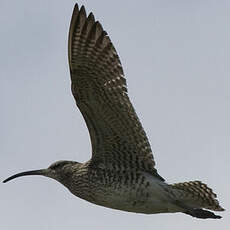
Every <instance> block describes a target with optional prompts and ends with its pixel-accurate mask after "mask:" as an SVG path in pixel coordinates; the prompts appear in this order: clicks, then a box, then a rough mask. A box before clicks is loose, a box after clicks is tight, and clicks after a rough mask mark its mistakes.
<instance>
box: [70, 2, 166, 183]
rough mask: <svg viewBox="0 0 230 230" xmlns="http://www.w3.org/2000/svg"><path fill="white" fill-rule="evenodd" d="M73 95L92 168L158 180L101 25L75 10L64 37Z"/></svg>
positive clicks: (122, 76)
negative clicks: (137, 171) (132, 172)
mask: <svg viewBox="0 0 230 230" xmlns="http://www.w3.org/2000/svg"><path fill="white" fill-rule="evenodd" d="M68 52H69V66H70V73H71V81H72V86H71V87H72V93H73V96H74V98H75V100H76V104H77V106H78V108H79V109H80V111H81V113H82V115H83V117H84V119H85V121H86V124H87V127H88V129H89V133H90V138H91V142H92V153H93V156H92V162H93V163H94V164H96V163H97V164H100V165H103V167H106V168H110V169H113V170H115V169H116V170H117V169H118V170H126V169H140V170H144V171H147V172H150V173H153V174H154V175H156V176H158V177H159V178H160V179H162V180H163V178H162V177H160V176H159V175H158V173H157V171H156V169H155V167H154V166H155V162H154V159H153V155H152V151H151V147H150V144H149V142H148V139H147V137H146V134H145V131H144V129H143V128H142V125H141V123H140V121H139V119H138V117H137V115H136V113H135V110H134V108H133V106H132V104H131V102H130V100H129V97H128V94H127V85H126V80H125V77H124V73H123V69H122V66H121V62H120V59H119V57H118V55H117V52H116V50H115V48H114V46H113V44H112V42H111V40H110V38H109V36H108V35H107V33H106V32H105V31H104V30H103V28H102V26H101V24H100V23H99V22H98V21H95V18H94V16H93V14H92V13H90V14H89V16H88V17H87V15H86V11H85V8H84V6H82V7H81V9H80V10H79V8H78V5H77V4H76V5H75V8H74V11H73V15H72V20H71V24H70V31H69V44H68Z"/></svg>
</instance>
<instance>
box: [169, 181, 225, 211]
mask: <svg viewBox="0 0 230 230" xmlns="http://www.w3.org/2000/svg"><path fill="white" fill-rule="evenodd" d="M171 186H172V187H173V188H174V189H176V190H178V191H179V192H182V193H180V196H181V197H180V198H181V201H182V202H185V203H186V204H188V205H189V206H191V207H193V208H197V209H194V210H202V209H199V208H206V209H210V210H213V211H224V209H223V208H222V207H221V206H220V205H219V202H218V200H217V199H216V194H215V193H214V192H213V191H212V189H211V188H209V187H208V186H207V185H206V184H204V183H202V182H201V181H189V182H183V183H176V184H172V185H171ZM202 211H204V210H202ZM197 212H198V211H197ZM201 213H202V212H201Z"/></svg>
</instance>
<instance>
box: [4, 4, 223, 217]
mask: <svg viewBox="0 0 230 230" xmlns="http://www.w3.org/2000/svg"><path fill="white" fill-rule="evenodd" d="M68 54H69V66H70V74H71V89H72V93H73V96H74V98H75V100H76V104H77V106H78V108H79V109H80V111H81V113H82V115H83V117H84V119H85V121H86V124H87V127H88V129H89V133H90V138H91V143H92V159H90V160H89V161H88V162H86V163H78V162H72V161H58V162H55V163H53V164H52V165H51V166H50V167H49V168H47V169H41V170H35V171H29V172H23V173H19V174H16V175H14V176H12V177H10V178H8V179H6V180H5V181H4V182H7V181H9V180H11V179H14V178H16V177H19V176H25V175H43V176H47V177H50V178H53V179H55V180H57V181H59V182H60V183H62V184H63V185H64V186H66V187H67V188H68V189H69V190H70V191H71V192H72V193H73V194H74V195H76V196H78V197H80V198H82V199H85V200H88V201H90V202H92V203H95V204H98V205H102V206H106V207H110V208H114V209H120V210H124V211H129V212H138V213H148V214H152V213H161V212H183V213H186V214H189V215H191V216H194V217H198V218H220V216H217V215H215V214H214V213H212V212H210V211H207V210H203V209H202V208H205V209H210V210H214V211H223V210H224V209H223V208H222V207H221V206H220V205H219V203H218V201H217V199H216V195H215V194H214V193H213V192H212V190H211V189H210V188H208V187H207V185H205V184H203V183H202V182H200V181H192V182H184V183H177V184H173V185H169V184H167V183H166V182H165V181H164V179H163V178H162V177H161V176H160V175H159V174H158V173H157V170H156V168H155V161H154V159H153V154H152V150H151V147H150V144H149V142H148V139H147V137H146V134H145V131H144V130H143V128H142V125H141V123H140V121H139V119H138V117H137V115H136V113H135V110H134V108H133V106H132V104H131V102H130V100H129V97H128V93H127V85H126V80H125V77H124V73H123V69H122V66H121V63H120V60H119V57H118V55H117V52H116V50H115V48H114V46H113V44H112V42H111V40H110V38H109V37H108V35H107V33H106V32H105V31H104V30H103V28H102V26H101V24H100V23H99V22H98V21H95V19H94V16H93V14H92V13H90V14H89V15H88V16H87V15H86V12H85V8H84V6H82V7H81V9H79V8H78V5H77V4H76V5H75V8H74V11H73V15H72V20H71V24H70V31H69V42H68Z"/></svg>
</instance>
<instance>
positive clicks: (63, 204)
mask: <svg viewBox="0 0 230 230" xmlns="http://www.w3.org/2000/svg"><path fill="white" fill-rule="evenodd" d="M74 3H75V1H71V0H68V1H55V0H49V1H47V0H36V1H34V0H20V1H8V0H0V25H1V26H0V35H1V36H0V41H1V42H0V103H1V113H0V118H1V129H0V140H1V141H0V175H1V176H0V177H1V178H0V179H1V180H3V179H5V178H7V177H8V176H10V175H12V174H14V173H17V172H20V171H24V170H30V169H38V168H44V167H47V166H49V165H50V164H51V163H52V162H54V161H56V160H61V159H69V160H76V161H80V162H82V161H86V160H88V159H89V158H90V156H91V153H90V152H91V146H90V142H89V135H88V131H87V129H86V125H85V123H84V121H83V118H82V116H81V114H80V112H79V110H78V109H77V108H76V107H75V102H74V100H73V97H72V95H71V92H70V76H69V69H68V62H67V35H68V29H69V23H70V18H71V14H72V9H73V6H74ZM78 3H79V5H81V4H84V5H85V6H86V9H87V12H89V11H93V13H94V15H95V17H96V18H97V19H98V20H100V22H101V23H102V25H103V27H104V29H105V30H106V31H107V32H108V33H109V35H110V38H111V39H112V41H113V43H114V45H115V47H116V49H117V51H118V53H119V56H120V58H121V61H122V65H123V68H124V71H125V75H126V78H127V82H128V89H129V95H130V97H131V100H132V102H133V104H134V107H135V108H136V111H137V114H138V115H139V118H140V119H141V122H142V124H143V126H144V128H145V130H146V132H147V134H148V137H149V140H150V142H151V144H152V149H153V150H154V152H155V154H154V157H155V159H156V162H157V169H158V172H159V174H160V175H161V176H163V177H164V178H166V180H167V181H168V182H169V183H173V182H183V181H188V180H197V179H198V180H202V181H203V182H205V183H207V184H208V185H209V186H210V187H211V188H213V189H214V191H215V192H216V193H217V194H218V198H219V200H220V202H221V204H222V205H223V207H224V208H226V209H227V211H226V212H223V213H220V214H221V215H222V216H223V219H221V220H198V219H193V218H191V217H189V216H186V215H183V214H157V215H143V214H133V213H126V212H122V211H116V210H112V209H107V208H103V207H99V206H96V205H93V204H90V203H88V202H86V201H83V200H81V199H79V198H77V197H74V196H73V195H71V194H70V193H69V191H67V189H66V188H65V187H64V186H62V185H60V184H58V183H57V182H56V181H54V180H51V179H48V178H43V177H38V176H36V177H35V176H34V177H32V176H31V177H25V178H20V179H18V180H15V181H12V182H9V183H7V184H2V183H1V184H0V216H1V220H0V229H7V230H8V229H9V230H11V229H33V230H41V229H45V230H46V229H47V230H48V229H56V230H59V229H80V228H84V229H92V228H94V229H106V228H109V229H111V230H113V229H132V230H136V229H147V230H148V229H151V230H152V229H172V228H173V229H174V228H177V229H178V230H181V229H187V230H190V229H191V230H192V229H196V230H199V229H202V230H203V229H209V230H216V229H221V230H222V229H228V228H229V226H230V216H229V211H228V210H229V209H230V198H229V190H230V185H229V181H228V176H227V175H229V171H230V170H229V162H230V156H229V152H230V147H229V143H230V131H229V130H230V121H229V117H230V107H229V101H230V77H229V75H230V65H229V60H230V42H229V40H230V14H229V12H230V1H228V0H222V1H218V0H216V1H214V0H199V1H196V0H195V1H189V0H180V1H179V0H174V1H171V0H165V1H160V0H159V1H154V0H146V1H134V0H132V1H131V0H126V1H122V0H117V1H106V0H100V1H78Z"/></svg>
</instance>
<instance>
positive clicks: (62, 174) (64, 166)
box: [3, 160, 80, 183]
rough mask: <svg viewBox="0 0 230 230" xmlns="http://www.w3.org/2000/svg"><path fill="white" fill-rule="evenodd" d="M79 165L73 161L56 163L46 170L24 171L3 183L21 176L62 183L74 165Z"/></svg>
mask: <svg viewBox="0 0 230 230" xmlns="http://www.w3.org/2000/svg"><path fill="white" fill-rule="evenodd" d="M79 164H80V163H78V162H74V161H64V160H62V161H56V162H54V163H53V164H51V165H50V166H49V167H48V168H46V169H38V170H32V171H26V172H21V173H17V174H15V175H13V176H11V177H9V178H7V179H6V180H4V181H3V183H6V182H8V181H10V180H12V179H15V178H17V177H21V176H31V175H41V176H45V177H50V178H53V179H55V180H57V181H59V182H61V183H62V182H63V180H65V179H66V178H68V177H69V176H70V174H71V173H72V172H73V167H72V166H74V165H79Z"/></svg>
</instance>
